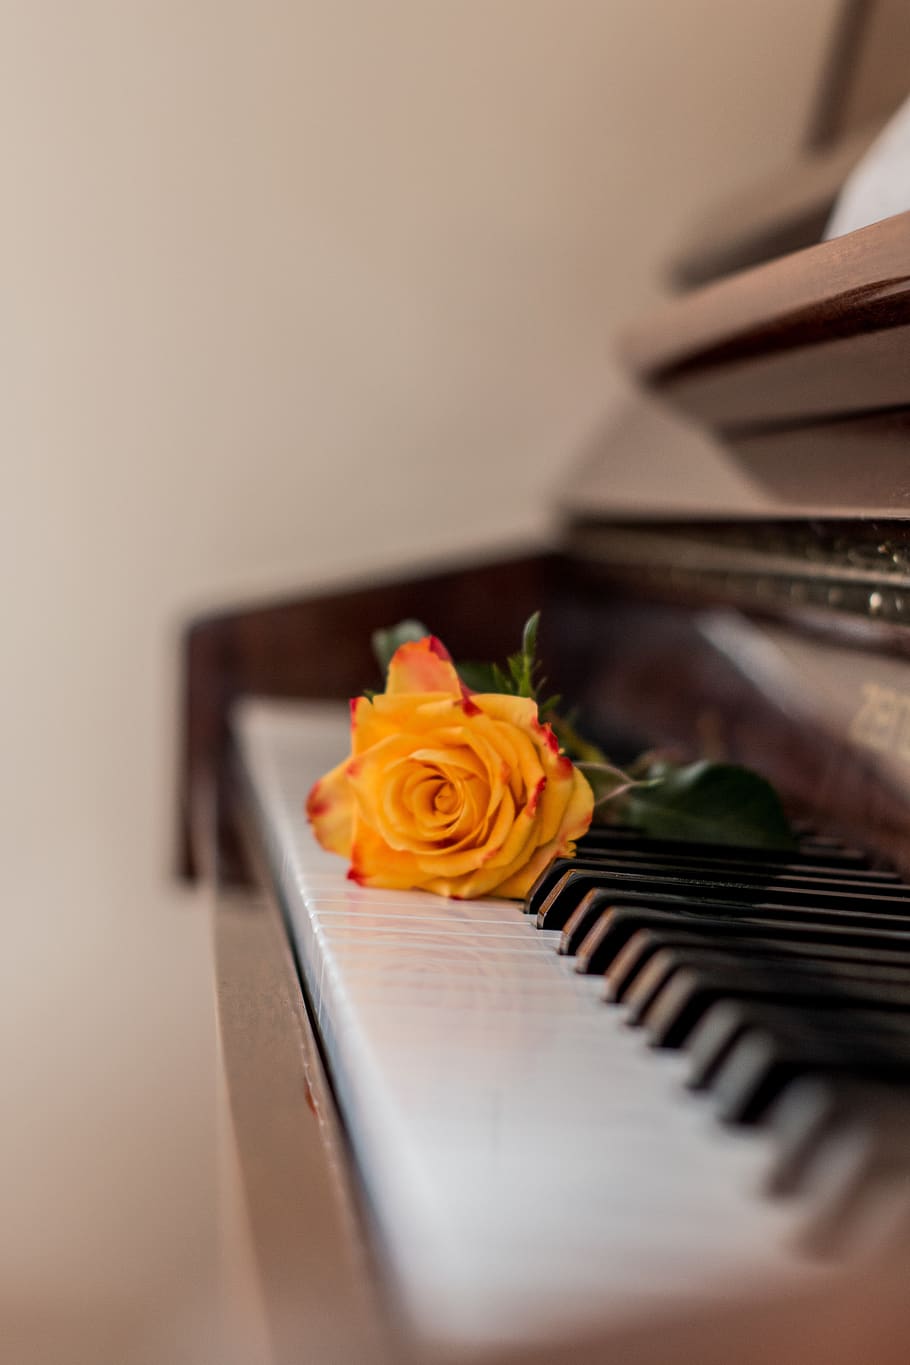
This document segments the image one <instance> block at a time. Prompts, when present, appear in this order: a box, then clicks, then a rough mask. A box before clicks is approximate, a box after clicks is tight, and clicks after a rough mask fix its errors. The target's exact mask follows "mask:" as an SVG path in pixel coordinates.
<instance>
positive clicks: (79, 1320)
mask: <svg viewBox="0 0 910 1365" xmlns="http://www.w3.org/2000/svg"><path fill="white" fill-rule="evenodd" d="M836 8H837V6H836V4H835V3H834V0H801V3H800V4H798V5H796V4H793V3H792V0H762V3H758V0H754V2H753V0H749V2H748V3H746V2H745V0H740V3H737V4H729V3H727V2H726V0H296V3H292V2H291V0H286V2H285V3H279V0H179V3H178V0H2V3H0V146H2V162H0V165H2V171H0V174H2V182H0V183H2V189H3V212H2V215H0V272H2V273H0V279H2V300H3V302H2V319H0V345H2V365H0V386H2V387H0V393H2V402H0V437H2V452H3V456H2V458H3V466H2V467H3V498H2V508H3V530H2V536H0V556H2V566H3V584H4V611H3V631H2V642H3V643H2V656H3V657H2V663H3V681H4V704H3V709H2V750H0V752H2V776H0V803H2V822H0V851H2V864H0V866H2V873H3V882H4V887H5V892H6V924H7V934H8V938H7V944H8V947H9V949H10V950H9V951H8V952H4V954H3V966H2V967H0V972H2V974H3V976H4V978H5V980H4V982H3V991H2V1001H3V1003H2V1006H0V1009H2V1011H3V1013H4V1015H8V1019H6V1020H4V1027H3V1030H2V1037H3V1042H2V1044H0V1046H2V1048H3V1050H4V1052H5V1053H8V1056H6V1057H5V1058H4V1069H5V1072H6V1075H7V1080H6V1082H5V1084H6V1086H7V1093H6V1095H5V1100H4V1110H5V1113H4V1121H3V1129H4V1132H3V1137H2V1139H0V1142H2V1144H3V1147H4V1150H3V1152H2V1154H0V1158H2V1159H0V1172H2V1176H0V1178H2V1179H4V1180H5V1182H6V1183H7V1185H8V1187H9V1188H8V1191H7V1192H6V1193H5V1197H4V1212H3V1222H4V1233H3V1238H2V1249H0V1283H2V1285H3V1291H2V1292H3V1294H4V1295H5V1297H6V1300H7V1302H6V1305H5V1307H6V1311H7V1317H8V1319H9V1320H10V1321H13V1322H16V1323H18V1324H19V1326H20V1328H23V1329H29V1330H33V1329H35V1327H36V1324H40V1327H41V1331H43V1332H47V1333H49V1334H50V1335H49V1337H48V1340H51V1339H52V1338H53V1339H54V1340H56V1339H57V1338H56V1337H55V1336H54V1333H55V1332H58V1330H59V1331H63V1332H64V1335H65V1336H66V1337H67V1339H68V1340H70V1341H73V1340H75V1339H76V1338H77V1337H78V1336H79V1332H89V1335H91V1332H95V1331H97V1332H101V1333H102V1334H104V1333H108V1332H116V1331H121V1330H122V1332H123V1333H124V1334H125V1335H124V1336H123V1340H126V1339H127V1338H128V1337H129V1338H130V1339H132V1338H133V1337H134V1335H135V1330H136V1329H135V1320H136V1319H137V1318H142V1317H143V1316H148V1315H149V1314H151V1316H152V1318H154V1319H156V1320H157V1322H158V1325H159V1327H160V1325H161V1322H162V1321H165V1320H166V1321H168V1322H169V1321H171V1319H172V1318H176V1317H179V1305H180V1302H181V1300H182V1299H184V1298H185V1299H187V1300H189V1299H192V1298H193V1297H194V1296H197V1295H198V1294H199V1293H201V1292H202V1290H203V1289H205V1288H206V1287H207V1286H208V1285H209V1284H210V1282H211V1279H212V1277H213V1275H214V1272H215V1269H216V1262H217V1256H216V1223H215V1198H214V1158H213V1152H214V1125H215V1119H214V1114H215V1069H216V1061H215V1040H214V1025H213V1013H212V999H211V988H210V972H211V969H210V962H209V947H208V938H207V925H206V920H205V916H204V914H201V913H196V912H195V911H194V909H193V908H192V905H191V904H190V902H191V901H192V897H191V896H188V895H187V893H185V892H181V891H179V890H178V889H176V888H175V887H173V886H172V885H171V884H170V883H169V880H168V860H169V853H170V849H169V841H170V836H171V832H172V828H173V810H172V805H171V787H172V774H173V766H174V750H175V704H176V678H175V660H176V640H177V631H178V627H179V625H180V623H181V622H182V621H183V620H185V619H186V618H187V616H188V615H190V614H191V613H192V612H193V611H194V610H196V609H198V608H201V607H208V606H211V605H214V604H218V603H221V602H227V601H235V600H237V599H240V598H244V597H247V596H252V595H261V594H268V593H272V592H279V591H282V590H285V589H288V588H299V587H302V586H304V585H308V584H312V585H317V584H319V583H322V582H325V581H326V580H329V579H332V578H335V577H338V576H346V575H350V574H356V573H359V572H361V571H363V572H369V571H371V570H374V569H376V568H380V567H382V566H389V565H393V564H395V563H399V562H403V561H409V560H414V559H423V558H427V557H430V556H434V555H449V554H452V553H454V552H460V551H467V550H476V549H482V548H483V547H494V546H496V545H498V544H501V543H502V542H505V541H508V540H509V539H513V538H516V537H526V536H528V535H533V534H536V533H538V532H539V531H540V530H541V528H542V527H543V525H544V524H545V515H544V508H545V506H546V500H547V497H548V496H549V493H550V491H551V490H552V488H553V487H554V485H556V484H558V482H559V480H560V478H562V477H563V471H564V470H565V469H566V468H567V466H568V465H569V464H570V462H571V457H572V455H573V451H574V450H575V449H576V447H577V446H578V445H579V444H580V443H581V442H582V441H583V440H584V438H585V437H586V436H587V434H588V433H589V432H590V431H591V430H592V428H593V427H594V426H595V425H596V424H597V422H598V420H599V419H600V418H601V417H602V416H603V414H604V412H605V410H606V409H607V407H608V406H609V404H610V403H611V401H614V399H615V395H616V393H617V391H618V387H619V386H618V382H617V379H616V376H615V373H614V372H613V370H612V369H611V364H610V359H609V339H610V335H611V332H612V330H613V329H614V328H615V326H616V325H617V323H618V322H619V321H620V320H621V319H622V318H623V316H627V315H628V314H630V313H631V312H633V311H635V310H636V309H638V308H640V307H641V306H643V305H645V304H646V303H647V302H648V301H649V300H651V299H653V298H654V297H655V296H656V293H657V292H658V290H659V287H660V285H659V280H658V275H657V270H658V267H659V264H660V262H661V260H662V258H664V257H665V256H666V255H667V254H668V252H669V251H670V249H671V248H672V246H673V244H674V242H675V241H676V239H677V237H678V236H679V234H680V231H681V229H682V228H683V227H684V226H685V225H686V223H687V221H688V220H689V219H690V218H691V217H692V216H693V215H694V214H695V213H696V212H697V211H700V210H701V209H702V208H703V207H704V205H705V204H706V203H707V202H709V201H710V200H711V199H712V198H714V197H718V196H720V195H722V194H723V193H725V192H727V191H729V190H731V189H733V188H735V187H737V186H738V185H742V184H747V183H748V182H749V181H750V180H752V179H753V178H755V177H757V176H758V175H760V174H762V173H764V172H766V171H768V170H771V169H774V168H775V167H777V166H779V165H781V164H783V163H784V162H786V160H787V158H788V157H789V155H790V154H791V153H792V151H793V150H794V149H795V147H796V145H797V144H798V141H799V139H800V135H801V133H802V130H803V127H804V124H805V120H806V116H807V112H808V109H809V104H810V100H811V95H812V91H813V87H814V85H815V82H816V79H817V76H818V72H819V69H820V64H821V61H822V57H823V51H824V46H825V42H826V39H827V37H828V34H829V32H830V28H831V24H832V20H833V17H834V14H835V10H836ZM437 625H438V627H439V628H440V629H444V622H440V623H437ZM326 647H327V648H329V647H330V642H328V641H327V643H326ZM10 1177H12V1178H10ZM162 1305H164V1307H162ZM175 1305H177V1307H175ZM162 1314H163V1315H164V1316H163V1317H162ZM61 1324H62V1325H63V1326H62V1327H61ZM118 1324H120V1326H118ZM79 1339H80V1340H81V1338H79ZM86 1339H88V1338H86ZM99 1340H100V1338H99ZM107 1340H108V1339H107V1338H106V1337H105V1341H107ZM121 1344H122V1343H121ZM50 1349H51V1348H50V1347H48V1351H49V1352H50ZM118 1349H119V1348H118ZM107 1350H108V1347H107V1346H105V1347H104V1349H101V1348H99V1349H98V1350H97V1351H96V1352H95V1356H94V1358H96V1359H105V1358H113V1356H110V1357H108V1356H107V1355H106V1352H107ZM165 1354H166V1353H165ZM20 1358H23V1357H21V1356H20ZM36 1358H41V1359H49V1358H51V1356H50V1354H48V1355H44V1356H40V1357H36ZM118 1358H119V1359H123V1358H124V1357H123V1355H122V1354H121V1355H119V1356H118ZM172 1358H175V1357H173V1356H172Z"/></svg>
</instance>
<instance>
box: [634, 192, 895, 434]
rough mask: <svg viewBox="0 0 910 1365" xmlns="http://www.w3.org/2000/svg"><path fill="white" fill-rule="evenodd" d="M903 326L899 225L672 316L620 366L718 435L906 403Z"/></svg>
mask: <svg viewBox="0 0 910 1365" xmlns="http://www.w3.org/2000/svg"><path fill="white" fill-rule="evenodd" d="M908 324H910V213H904V214H898V215H896V216H895V217H893V218H888V219H885V220H884V221H883V222H880V223H876V224H874V225H873V226H871V227H868V228H863V229H860V230H859V231H857V232H852V233H848V234H847V235H845V236H844V237H839V238H836V239H835V240H833V241H830V242H824V243H822V244H821V245H819V246H814V247H810V248H808V249H807V250H805V251H800V252H797V253H796V254H794V255H791V256H786V257H784V258H783V259H781V260H779V261H773V262H770V263H769V264H767V265H763V266H759V267H757V268H756V269H754V270H750V271H746V272H745V273H743V274H740V275H736V276H734V277H732V278H731V279H729V280H722V281H718V282H717V283H715V284H712V285H708V286H706V287H705V288H704V289H701V290H697V291H696V292H695V293H694V294H692V295H689V296H687V297H685V298H682V299H679V300H677V301H675V302H671V303H668V304H665V305H664V306H663V307H662V308H660V309H658V310H657V311H656V312H655V313H654V314H653V315H652V316H651V317H650V318H647V319H645V320H644V321H643V322H642V323H639V324H638V325H636V326H635V327H633V328H630V329H629V330H628V331H627V333H626V335H625V338H624V340H623V342H622V344H621V355H622V358H623V359H624V360H625V361H626V363H627V364H628V365H629V366H630V367H631V369H632V370H633V371H634V372H635V373H636V374H637V375H638V376H639V378H640V379H641V380H642V381H643V382H644V383H646V384H648V385H649V386H652V387H655V388H657V389H659V390H660V391H661V392H662V393H663V394H664V395H665V396H667V397H668V398H670V399H671V401H672V402H673V403H675V404H676V405H677V406H679V407H680V408H681V409H683V410H684V411H687V412H690V413H693V414H694V415H696V416H697V417H699V418H701V419H702V420H705V421H706V422H708V423H709V424H710V425H711V426H730V425H740V426H741V425H744V424H748V423H757V422H768V421H771V420H788V421H792V420H795V419H798V418H800V417H808V416H812V415H815V414H817V413H819V412H821V413H825V414H831V413H835V412H843V413H847V412H855V411H859V410H868V409H870V408H878V407H882V406H885V405H898V404H903V403H906V402H908V401H910V384H908V383H907V382H906V381H905V379H904V376H905V375H906V374H910V370H908V368H907V365H906V357H907V354H908V335H910V334H908V332H907V331H906V328H907V326H908ZM883 367H884V372H883Z"/></svg>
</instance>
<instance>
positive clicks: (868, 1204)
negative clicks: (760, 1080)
mask: <svg viewBox="0 0 910 1365" xmlns="http://www.w3.org/2000/svg"><path fill="white" fill-rule="evenodd" d="M863 1091H864V1093H863V1095H862V1100H861V1101H859V1102H858V1101H857V1100H856V1099H855V1098H854V1099H852V1100H851V1099H849V1098H848V1100H847V1102H846V1103H845V1104H844V1106H843V1110H842V1112H841V1113H840V1114H839V1115H838V1116H837V1119H836V1120H835V1122H834V1123H833V1125H832V1127H831V1129H830V1131H829V1132H828V1134H827V1135H826V1137H825V1138H824V1139H823V1140H822V1142H821V1143H820V1146H819V1149H818V1150H817V1151H816V1152H814V1153H813V1159H812V1161H811V1163H810V1172H811V1179H812V1182H813V1184H814V1186H815V1189H816V1197H815V1204H816V1210H815V1214H814V1217H813V1219H812V1222H811V1224H810V1226H809V1228H808V1229H806V1231H805V1233H804V1236H803V1239H802V1241H803V1245H804V1246H805V1247H807V1248H808V1249H809V1250H810V1251H814V1252H815V1253H816V1254H818V1253H822V1254H825V1255H831V1254H835V1255H839V1254H846V1253H847V1252H849V1251H850V1250H851V1249H853V1248H861V1249H862V1250H863V1251H868V1250H869V1249H873V1248H875V1249H885V1245H886V1244H885V1242H884V1239H885V1238H887V1237H888V1236H889V1235H893V1234H894V1233H895V1232H898V1231H900V1229H899V1228H898V1227H896V1226H895V1218H897V1219H906V1217H907V1213H908V1208H910V1157H908V1139H910V1105H908V1100H907V1096H906V1095H905V1094H904V1093H902V1092H901V1091H899V1090H898V1089H897V1088H896V1087H894V1086H885V1085H882V1086H878V1087H872V1086H865V1087H863ZM832 1149H833V1155H834V1158H835V1159H834V1160H832ZM819 1186H820V1187H821V1191H820V1193H821V1198H820V1199H819V1193H818V1187H819ZM870 1222H871V1223H872V1226H871V1227H870ZM870 1232H872V1234H873V1239H874V1240H873V1241H872V1242H871V1244H870ZM904 1235H905V1233H904Z"/></svg>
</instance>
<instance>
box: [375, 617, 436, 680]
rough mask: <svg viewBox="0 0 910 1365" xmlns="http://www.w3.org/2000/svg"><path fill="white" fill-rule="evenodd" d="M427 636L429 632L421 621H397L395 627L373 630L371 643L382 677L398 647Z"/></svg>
mask: <svg viewBox="0 0 910 1365" xmlns="http://www.w3.org/2000/svg"><path fill="white" fill-rule="evenodd" d="M429 634H430V632H429V631H428V630H427V628H426V626H425V625H424V624H423V622H422V621H399V622H398V624H397V626H386V627H385V629H383V630H374V631H373V635H372V641H371V642H372V645H373V653H374V654H375V656H376V662H377V663H378V664H379V668H380V672H381V673H382V676H383V677H385V675H386V673H387V672H388V669H389V664H390V663H391V662H392V655H393V654H394V653H395V651H396V649H398V647H399V645H405V644H407V643H408V642H409V641H412V640H422V639H423V638H424V636H425V635H429Z"/></svg>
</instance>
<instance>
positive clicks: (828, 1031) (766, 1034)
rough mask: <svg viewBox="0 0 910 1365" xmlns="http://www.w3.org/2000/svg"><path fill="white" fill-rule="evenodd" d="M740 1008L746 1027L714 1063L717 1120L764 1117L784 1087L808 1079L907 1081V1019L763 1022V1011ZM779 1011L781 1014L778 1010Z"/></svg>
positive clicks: (859, 1014)
mask: <svg viewBox="0 0 910 1365" xmlns="http://www.w3.org/2000/svg"><path fill="white" fill-rule="evenodd" d="M743 1008H744V1009H745V1010H746V1011H747V1012H748V1016H749V1022H748V1023H747V1025H746V1027H745V1029H744V1030H743V1031H742V1032H741V1034H740V1035H739V1036H738V1037H737V1038H736V1039H735V1040H734V1041H733V1043H732V1045H731V1046H730V1047H729V1049H728V1050H727V1052H726V1055H725V1056H724V1057H723V1058H722V1060H721V1061H720V1062H719V1064H718V1065H717V1068H716V1071H715V1073H714V1075H713V1078H712V1081H711V1090H712V1093H713V1095H714V1097H715V1101H716V1106H717V1113H718V1116H719V1117H720V1118H721V1119H723V1120H724V1121H725V1122H728V1123H739V1124H748V1123H754V1122H756V1121H757V1120H759V1119H760V1118H761V1117H762V1115H763V1114H764V1113H765V1111H766V1110H767V1108H768V1106H769V1105H770V1104H771V1103H772V1102H773V1101H774V1100H775V1099H776V1098H777V1096H778V1095H779V1094H780V1093H781V1091H782V1090H783V1088H784V1086H785V1085H788V1084H789V1083H790V1082H791V1081H792V1080H793V1079H794V1078H797V1077H800V1076H804V1075H823V1076H833V1077H839V1078H841V1077H842V1078H851V1077H859V1076H861V1077H864V1078H866V1079H870V1080H871V1079H875V1080H877V1081H880V1082H885V1083H899V1084H901V1085H906V1084H907V1083H908V1082H910V1021H908V1020H907V1018H906V1016H905V1015H904V1016H899V1017H897V1018H895V1016H887V1015H875V1014H873V1015H869V1014H867V1013H865V1012H864V1011H863V1010H861V1009H856V1010H852V1009H848V1010H845V1011H844V1012H843V1016H844V1017H842V1018H839V1019H836V1020H834V1019H828V1020H826V1019H825V1017H824V1015H813V1016H812V1017H811V1018H798V1017H797V1016H796V1015H795V1013H794V1012H792V1011H791V1012H790V1014H789V1020H788V1022H787V1023H786V1024H782V1023H781V1022H780V1020H779V1019H778V1020H777V1021H776V1022H773V1023H770V1024H769V1023H768V1022H765V1021H764V1020H763V1012H762V1011H761V1009H760V1008H756V1006H755V1005H754V1004H753V1003H752V1002H749V1004H748V1005H747V1006H743ZM777 1013H778V1014H779V1013H780V1011H779V1010H777Z"/></svg>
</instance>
